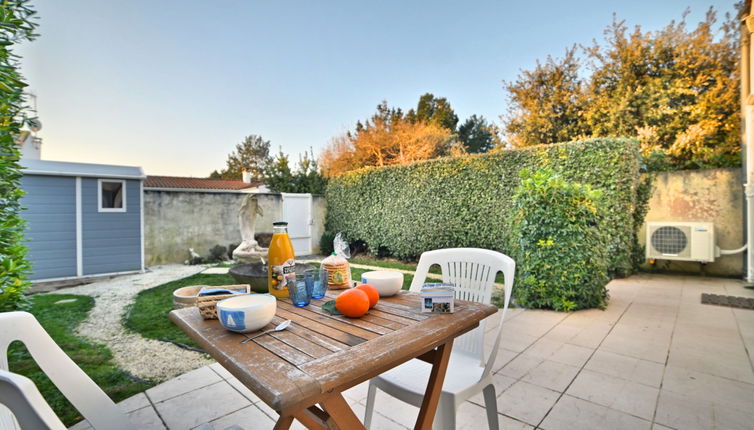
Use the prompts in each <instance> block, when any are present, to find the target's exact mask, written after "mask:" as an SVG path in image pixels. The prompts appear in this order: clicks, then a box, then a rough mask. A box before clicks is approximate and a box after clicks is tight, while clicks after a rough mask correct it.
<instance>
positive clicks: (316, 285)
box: [304, 268, 327, 299]
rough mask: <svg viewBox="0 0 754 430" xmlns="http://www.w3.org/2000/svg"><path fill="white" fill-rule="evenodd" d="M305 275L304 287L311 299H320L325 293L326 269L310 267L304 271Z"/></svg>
mask: <svg viewBox="0 0 754 430" xmlns="http://www.w3.org/2000/svg"><path fill="white" fill-rule="evenodd" d="M304 276H305V277H306V289H307V291H309V296H310V297H311V298H313V299H321V298H323V297H325V293H327V270H325V269H323V268H320V269H310V270H307V271H306V272H304Z"/></svg>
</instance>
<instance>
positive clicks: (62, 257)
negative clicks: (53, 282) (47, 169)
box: [21, 175, 76, 280]
mask: <svg viewBox="0 0 754 430" xmlns="http://www.w3.org/2000/svg"><path fill="white" fill-rule="evenodd" d="M21 188H22V189H23V190H24V191H25V192H26V194H25V195H24V196H23V197H22V198H21V206H22V207H24V208H25V210H23V211H21V217H22V218H23V219H25V220H26V233H25V236H26V243H25V245H26V246H27V248H28V250H29V251H28V254H27V259H28V260H29V261H30V262H31V263H32V270H31V273H30V275H29V279H31V280H36V279H50V278H64V277H70V276H76V178H72V177H57V176H32V175H24V176H23V177H21Z"/></svg>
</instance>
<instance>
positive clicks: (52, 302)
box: [8, 294, 152, 426]
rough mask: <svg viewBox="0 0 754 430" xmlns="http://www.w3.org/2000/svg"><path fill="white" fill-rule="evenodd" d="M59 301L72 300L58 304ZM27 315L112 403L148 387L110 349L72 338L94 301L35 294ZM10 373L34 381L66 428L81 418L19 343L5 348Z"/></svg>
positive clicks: (145, 382)
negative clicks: (130, 373)
mask: <svg viewBox="0 0 754 430" xmlns="http://www.w3.org/2000/svg"><path fill="white" fill-rule="evenodd" d="M61 300H73V301H72V302H68V303H60V301H61ZM30 301H31V309H30V310H29V312H31V313H32V314H34V316H35V317H36V318H37V320H39V322H40V323H41V324H42V326H43V327H44V328H45V330H46V331H47V333H49V334H50V336H51V337H52V338H53V339H54V340H55V343H57V344H58V345H59V346H60V347H61V348H62V349H63V351H65V353H66V354H68V356H69V357H71V358H72V359H73V361H75V362H76V364H77V365H78V366H79V367H81V369H82V370H83V371H84V372H85V373H86V374H87V375H89V377H90V378H92V380H94V382H96V383H97V385H99V386H100V388H102V389H103V390H104V391H105V392H106V393H107V395H108V396H110V398H111V399H113V401H115V402H119V401H121V400H123V399H126V398H128V397H131V396H132V395H134V394H136V393H139V392H141V391H144V390H146V389H147V388H149V387H151V386H152V384H151V383H150V382H148V381H140V380H137V379H136V378H133V377H131V376H130V375H129V374H128V373H126V372H125V371H123V370H120V369H119V368H118V367H117V366H116V365H115V362H114V361H113V357H112V354H111V353H110V350H109V349H108V348H107V347H106V346H105V345H102V344H99V343H95V342H91V341H89V340H86V339H84V338H80V337H77V336H75V334H74V331H75V329H76V327H78V325H79V324H80V323H81V322H82V321H83V320H84V319H85V318H86V316H87V314H88V313H89V311H90V310H91V309H92V307H94V299H93V298H91V297H88V296H77V295H71V294H48V295H35V296H32V297H31V299H30ZM8 362H9V367H10V370H11V371H13V372H15V373H20V374H22V375H25V376H26V377H28V378H30V379H31V380H32V381H34V384H36V386H37V388H38V389H39V391H40V392H41V393H42V396H44V398H45V400H47V403H49V404H50V406H51V407H52V409H53V410H54V411H55V413H56V414H57V416H58V417H59V418H60V420H61V421H63V423H64V424H65V425H67V426H70V425H72V424H74V423H75V422H77V421H79V420H80V419H81V416H80V414H79V413H78V411H76V409H74V407H73V406H72V405H71V404H70V403H69V402H68V400H66V399H65V397H63V394H62V393H60V391H58V389H57V388H55V386H54V385H53V384H52V382H51V381H50V380H49V379H48V378H47V376H46V375H45V374H44V373H43V372H42V370H41V369H39V367H38V366H37V364H36V362H35V361H34V360H33V359H32V358H31V355H30V354H29V352H28V351H27V350H26V347H24V346H23V344H21V343H20V342H14V343H12V344H11V346H10V348H9V349H8Z"/></svg>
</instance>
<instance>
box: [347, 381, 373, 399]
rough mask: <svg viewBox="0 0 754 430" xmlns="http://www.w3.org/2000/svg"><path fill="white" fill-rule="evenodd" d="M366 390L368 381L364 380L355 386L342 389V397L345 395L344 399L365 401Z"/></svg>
mask: <svg viewBox="0 0 754 430" xmlns="http://www.w3.org/2000/svg"><path fill="white" fill-rule="evenodd" d="M368 391H369V381H364V382H362V383H361V384H359V385H356V386H355V387H351V388H349V389H348V390H346V391H344V392H343V397H345V398H346V400H352V401H354V402H364V403H366V399H367V394H368Z"/></svg>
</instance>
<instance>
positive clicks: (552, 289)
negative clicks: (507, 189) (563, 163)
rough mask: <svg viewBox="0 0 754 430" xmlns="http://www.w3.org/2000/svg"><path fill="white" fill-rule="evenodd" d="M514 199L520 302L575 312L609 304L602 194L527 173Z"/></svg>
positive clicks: (546, 175) (513, 229) (549, 172)
mask: <svg viewBox="0 0 754 430" xmlns="http://www.w3.org/2000/svg"><path fill="white" fill-rule="evenodd" d="M521 177H522V179H523V180H522V181H521V184H520V185H519V186H518V190H517V191H516V193H515V194H514V196H513V207H514V214H513V218H512V223H511V232H512V233H513V235H514V236H515V237H518V242H517V245H518V246H517V247H516V248H515V252H516V253H515V254H513V255H512V257H513V258H514V259H515V260H516V262H517V265H516V267H517V268H518V276H517V281H516V301H517V303H518V304H519V305H521V306H524V307H526V308H546V309H555V310H556V311H572V310H577V309H584V308H603V307H604V306H605V304H606V303H607V289H606V288H605V286H606V285H607V283H608V281H609V280H610V279H609V278H608V276H607V244H608V238H607V235H606V231H605V230H604V229H603V228H601V226H602V224H603V223H602V219H601V218H602V216H603V214H604V207H603V206H602V192H601V191H599V190H594V189H592V188H591V187H590V186H589V185H581V184H577V183H572V182H567V181H565V180H563V178H562V177H560V176H558V175H555V174H553V173H552V170H550V169H540V170H538V171H536V172H534V173H531V172H529V171H526V170H525V171H523V172H522V174H521Z"/></svg>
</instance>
